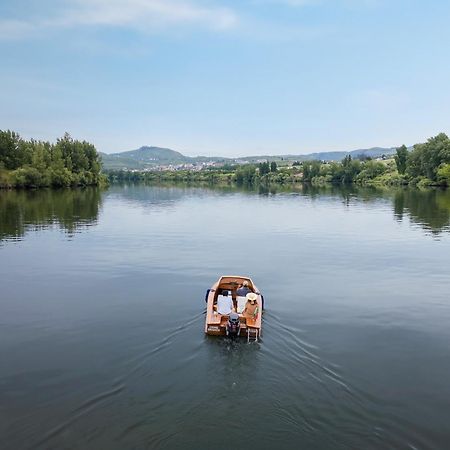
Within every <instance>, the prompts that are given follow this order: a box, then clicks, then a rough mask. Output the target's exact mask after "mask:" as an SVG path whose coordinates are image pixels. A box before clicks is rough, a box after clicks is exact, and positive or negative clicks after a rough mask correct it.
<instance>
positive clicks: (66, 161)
mask: <svg viewBox="0 0 450 450" xmlns="http://www.w3.org/2000/svg"><path fill="white" fill-rule="evenodd" d="M105 183H107V177H106V176H104V175H103V174H102V173H101V160H100V156H99V154H98V152H97V150H96V149H95V147H94V145H92V144H90V143H89V142H86V141H78V140H74V139H72V138H71V137H70V135H69V134H67V133H66V134H65V135H64V136H63V137H62V138H60V139H58V140H57V141H56V143H50V142H46V141H37V140H34V139H31V140H25V139H22V138H21V137H20V136H19V134H18V133H15V132H14V131H10V130H6V131H2V130H0V188H41V187H54V188H59V187H76V186H98V185H102V184H105Z"/></svg>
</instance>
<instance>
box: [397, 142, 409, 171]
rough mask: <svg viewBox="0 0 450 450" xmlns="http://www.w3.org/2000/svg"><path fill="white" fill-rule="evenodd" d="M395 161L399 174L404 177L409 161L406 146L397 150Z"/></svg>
mask: <svg viewBox="0 0 450 450" xmlns="http://www.w3.org/2000/svg"><path fill="white" fill-rule="evenodd" d="M394 159H395V164H396V165H397V170H398V173H399V174H401V175H403V174H404V173H405V172H406V164H407V161H408V149H407V148H406V145H402V146H401V147H399V148H397V150H396V155H395V156H394Z"/></svg>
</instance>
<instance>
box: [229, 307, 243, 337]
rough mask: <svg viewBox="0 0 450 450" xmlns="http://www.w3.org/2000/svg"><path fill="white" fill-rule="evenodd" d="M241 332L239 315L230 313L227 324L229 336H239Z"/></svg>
mask: <svg viewBox="0 0 450 450" xmlns="http://www.w3.org/2000/svg"><path fill="white" fill-rule="evenodd" d="M240 330H241V322H240V320H239V314H236V313H235V312H232V313H230V317H229V318H228V323H227V336H239V332H240Z"/></svg>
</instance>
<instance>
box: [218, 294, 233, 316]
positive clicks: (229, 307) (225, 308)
mask: <svg viewBox="0 0 450 450" xmlns="http://www.w3.org/2000/svg"><path fill="white" fill-rule="evenodd" d="M233 306H234V305H233V299H232V298H231V295H228V291H227V290H223V291H222V293H221V294H220V295H218V296H217V312H218V313H219V314H222V315H228V314H230V313H231V312H232V311H233Z"/></svg>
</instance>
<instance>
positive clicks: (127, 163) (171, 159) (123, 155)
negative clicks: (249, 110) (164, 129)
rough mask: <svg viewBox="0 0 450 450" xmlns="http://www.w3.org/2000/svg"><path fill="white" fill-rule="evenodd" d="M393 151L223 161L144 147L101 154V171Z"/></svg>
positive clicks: (377, 151)
mask: <svg viewBox="0 0 450 450" xmlns="http://www.w3.org/2000/svg"><path fill="white" fill-rule="evenodd" d="M394 153H395V147H392V148H383V147H373V148H369V149H358V150H352V151H335V152H319V153H309V154H307V155H261V156H244V157H242V158H223V157H216V156H210V157H209V156H195V157H191V156H185V155H183V154H182V153H180V152H177V151H175V150H171V149H170V148H161V147H148V146H144V147H141V148H138V149H137V150H129V151H126V152H120V153H111V154H106V153H101V157H102V162H103V167H104V169H107V170H108V169H109V170H111V169H145V168H151V167H154V166H156V165H169V164H174V165H176V164H188V163H199V162H207V161H215V162H219V161H221V162H229V163H233V162H234V161H236V160H239V161H249V162H257V161H259V160H264V159H266V160H268V161H280V160H285V161H308V160H313V159H318V160H323V161H340V160H342V159H343V158H344V157H345V156H347V155H351V156H352V157H353V158H356V157H357V156H369V157H371V158H376V157H378V156H381V155H383V154H384V155H393V154H394Z"/></svg>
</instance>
